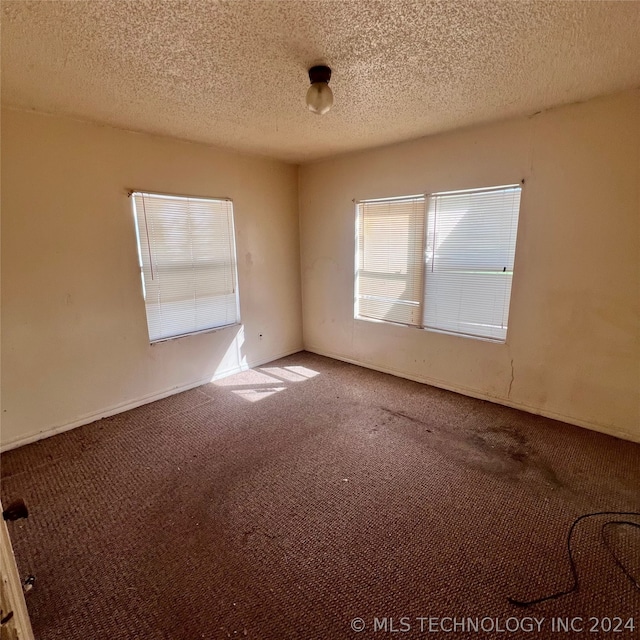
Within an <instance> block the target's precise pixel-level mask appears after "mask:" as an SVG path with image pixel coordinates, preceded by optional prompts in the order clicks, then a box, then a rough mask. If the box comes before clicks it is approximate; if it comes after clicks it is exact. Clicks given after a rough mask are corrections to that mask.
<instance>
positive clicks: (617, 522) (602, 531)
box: [507, 511, 640, 607]
mask: <svg viewBox="0 0 640 640" xmlns="http://www.w3.org/2000/svg"><path fill="white" fill-rule="evenodd" d="M596 516H616V517H624V516H638V517H640V511H598V512H596V513H585V514H583V515H581V516H579V517H578V518H576V519H575V520H574V521H573V523H572V524H571V527H569V533H568V534H567V550H568V552H569V566H570V568H571V574H572V575H573V585H572V586H571V587H570V588H569V589H566V590H565V591H558V592H557V593H552V594H551V595H548V596H544V597H542V598H536V599H535V600H516V599H515V598H507V600H508V601H509V602H510V603H511V604H515V605H516V606H518V607H530V606H531V605H534V604H539V603H541V602H546V601H547V600H554V599H555V598H561V597H562V596H566V595H569V594H570V593H573V592H574V591H578V570H577V569H576V563H575V560H574V559H573V549H572V548H571V537H572V535H573V531H574V529H575V528H576V525H577V524H578V523H579V522H580V521H581V520H584V519H585V518H594V517H596ZM622 525H624V526H629V527H637V528H638V529H640V523H638V522H632V521H631V520H608V521H607V522H605V523H604V524H603V525H602V527H601V528H600V535H601V537H602V542H603V545H604V547H605V549H606V550H607V551H608V552H609V553H610V554H611V556H612V557H613V560H614V562H615V563H616V565H618V567H619V568H620V569H621V570H622V572H623V573H624V575H625V576H626V577H627V578H628V579H629V581H630V582H631V584H632V585H633V586H634V587H635V588H636V589H640V582H639V581H638V580H636V578H635V577H634V576H633V575H632V574H631V572H630V571H629V570H628V569H627V567H625V566H624V564H623V563H622V561H621V560H620V558H618V556H617V555H616V554H615V552H614V551H613V549H612V547H611V544H610V543H609V541H608V539H607V536H606V535H605V531H606V529H607V527H611V526H622Z"/></svg>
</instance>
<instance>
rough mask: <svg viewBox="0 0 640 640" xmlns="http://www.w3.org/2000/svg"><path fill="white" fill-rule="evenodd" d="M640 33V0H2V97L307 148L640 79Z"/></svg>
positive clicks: (285, 152) (136, 124) (483, 116)
mask: <svg viewBox="0 0 640 640" xmlns="http://www.w3.org/2000/svg"><path fill="white" fill-rule="evenodd" d="M638 33H640V2H546V1H540V0H538V1H536V2H524V1H523V2H515V1H513V2H503V1H500V0H492V1H491V2H469V1H468V0H465V1H459V0H446V1H442V2H440V1H435V2H428V1H424V0H422V1H419V2H411V1H402V0H394V1H389V2H372V1H364V0H363V1H360V0H356V1H350V2H346V1H345V2H340V1H335V2H334V1H324V2H318V1H300V0H286V1H282V2H274V1H264V0H263V1H260V2H255V1H254V0H251V1H245V0H240V1H234V2H214V1H202V0H189V1H188V2H187V1H184V2H182V1H181V2H175V1H167V0H132V1H125V0H109V1H108V2H107V1H91V2H89V1H80V2H69V1H55V2H31V1H25V0H19V1H15V0H3V1H2V99H3V102H4V103H5V104H7V105H9V106H13V107H18V108H24V109H37V110H40V111H45V112H50V113H59V114H66V115H70V116H73V117H78V118H83V119H89V120H93V121H97V122H101V123H106V124H110V125H113V126H117V127H122V128H126V129H133V130H137V131H145V132H150V133H156V134H163V135H168V136H173V137H177V138H183V139H186V140H193V141H199V142H206V143H213V144H216V145H221V146H226V147H233V148H235V149H238V150H241V151H248V152H254V153H260V154H266V155H270V156H273V157H277V158H280V159H283V160H288V161H292V162H304V161H309V160H313V159H316V158H320V157H326V156H330V155H333V154H336V153H342V152H346V151H351V150H356V149H363V148H367V147H373V146H378V145H381V144H387V143H392V142H396V141H400V140H404V139H409V138H415V137H418V136H423V135H427V134H432V133H436V132H440V131H445V130H449V129H453V128H458V127H461V126H465V125H469V124H473V123H478V122H483V121H488V120H496V119H500V118H505V117H510V116H516V115H522V114H528V113H533V112H535V111H538V110H541V109H545V108H548V107H552V106H555V105H559V104H564V103H569V102H574V101H579V100H584V99H587V98H590V97H593V96H596V95H601V94H606V93H612V92H615V91H619V90H623V89H627V88H629V87H632V86H636V85H638V84H640V38H638ZM317 63H326V64H329V65H330V66H331V67H332V69H333V77H332V80H331V87H332V89H333V91H334V94H335V106H334V108H333V110H332V111H331V112H330V113H329V114H327V115H326V116H323V117H318V116H315V115H313V114H311V113H309V112H308V111H307V109H306V106H305V103H304V96H305V93H306V90H307V87H308V76H307V69H308V67H310V66H311V65H312V64H317Z"/></svg>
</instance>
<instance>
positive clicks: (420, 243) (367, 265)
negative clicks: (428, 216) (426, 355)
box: [356, 196, 425, 325]
mask: <svg viewBox="0 0 640 640" xmlns="http://www.w3.org/2000/svg"><path fill="white" fill-rule="evenodd" d="M357 218H358V221H357V226H358V246H357V276H356V317H361V318H373V319H378V320H387V321H389V322H398V323H402V324H408V325H419V324H420V322H421V317H422V303H421V300H422V289H423V284H422V272H423V253H424V221H425V198H424V196H415V197H406V198H390V199H386V200H368V201H363V202H359V203H358V205H357Z"/></svg>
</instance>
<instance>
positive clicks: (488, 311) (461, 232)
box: [356, 185, 521, 342]
mask: <svg viewBox="0 0 640 640" xmlns="http://www.w3.org/2000/svg"><path fill="white" fill-rule="evenodd" d="M520 193H521V187H520V186H519V185H509V186H503V187H492V188H487V189H473V190H468V191H450V192H443V193H434V194H430V195H427V196H412V197H406V198H389V199H384V200H368V201H363V202H359V203H358V206H357V216H358V222H357V235H358V241H357V273H356V317H357V318H363V319H376V320H386V321H389V322H398V323H401V324H406V325H413V326H419V327H423V328H426V329H432V330H437V331H444V332H447V333H455V334H460V335H466V336H474V337H480V338H488V339H492V340H496V341H501V342H504V341H505V340H506V336H507V324H508V316H509V302H510V297H511V280H512V276H513V265H514V256H515V244H516V232H517V227H518V213H519V210H520Z"/></svg>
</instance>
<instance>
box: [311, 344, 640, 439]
mask: <svg viewBox="0 0 640 640" xmlns="http://www.w3.org/2000/svg"><path fill="white" fill-rule="evenodd" d="M305 351H309V352H310V353H316V354H318V355H319V356H325V357H327V358H333V359H334V360H340V361H342V362H348V363H349V364H355V365H358V366H359V367H365V368H366V369H373V370H374V371H380V372H381V373H388V374H391V375H393V376H397V377H399V378H406V379H407V380H413V381H414V382H420V383H422V384H428V385H431V386H432V387H438V388H439V389H446V390H447V391H454V392H455V393H460V394H462V395H464V396H470V397H472V398H478V399H479V400H487V401H488V402H493V403H495V404H501V405H504V406H505V407H511V408H513V409H520V410H521V411H526V412H527V413H532V414H534V415H538V416H544V417H545V418H551V419H553V420H559V421H561V422H567V423H569V424H573V425H575V426H577V427H584V428H585V429H590V430H591V431H598V432H600V433H604V434H606V435H609V436H614V437H615V438H620V439H622V440H629V441H631V442H638V443H640V435H638V434H633V433H629V432H628V431H625V430H623V429H618V428H616V427H611V426H608V425H602V424H598V423H595V422H589V421H587V420H582V419H580V418H575V417H574V416H568V415H565V414H562V413H558V412H556V411H549V410H547V409H540V408H538V407H533V406H530V405H527V404H524V403H522V402H514V401H513V400H509V399H508V398H502V397H499V396H492V395H489V394H486V393H482V392H480V391H478V390H477V389H470V388H468V387H464V386H462V385H453V384H449V383H447V382H442V380H437V379H435V378H430V377H428V376H414V375H411V374H409V373H406V372H405V371H399V370H397V369H393V368H391V367H380V366H378V365H376V364H373V363H371V362H366V361H364V360H357V359H355V358H347V357H345V356H343V355H340V354H338V353H332V352H331V351H327V350H326V349H321V348H318V347H313V346H311V345H306V346H305Z"/></svg>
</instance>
